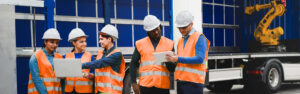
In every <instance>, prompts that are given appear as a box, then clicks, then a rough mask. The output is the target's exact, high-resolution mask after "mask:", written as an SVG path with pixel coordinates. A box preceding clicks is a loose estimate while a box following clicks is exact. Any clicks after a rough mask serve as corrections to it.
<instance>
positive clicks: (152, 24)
mask: <svg viewBox="0 0 300 94" xmlns="http://www.w3.org/2000/svg"><path fill="white" fill-rule="evenodd" d="M159 25H160V20H159V19H158V18H157V17H155V16H153V15H147V16H146V17H145V18H144V29H145V30H146V31H151V30H153V29H155V28H157V27H158V26H159Z"/></svg>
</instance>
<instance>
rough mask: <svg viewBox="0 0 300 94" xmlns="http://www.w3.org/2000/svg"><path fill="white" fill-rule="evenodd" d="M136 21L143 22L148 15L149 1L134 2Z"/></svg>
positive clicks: (138, 0) (136, 0)
mask: <svg viewBox="0 0 300 94" xmlns="http://www.w3.org/2000/svg"><path fill="white" fill-rule="evenodd" d="M133 5H134V6H133V9H134V19H139V20H143V19H144V17H145V16H146V15H147V0H134V2H133Z"/></svg>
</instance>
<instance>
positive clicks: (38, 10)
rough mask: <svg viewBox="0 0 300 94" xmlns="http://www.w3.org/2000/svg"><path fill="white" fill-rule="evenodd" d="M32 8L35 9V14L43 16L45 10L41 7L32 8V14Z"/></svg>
mask: <svg viewBox="0 0 300 94" xmlns="http://www.w3.org/2000/svg"><path fill="white" fill-rule="evenodd" d="M34 8H35V14H44V11H45V8H43V7H33V8H32V13H33V9H34Z"/></svg>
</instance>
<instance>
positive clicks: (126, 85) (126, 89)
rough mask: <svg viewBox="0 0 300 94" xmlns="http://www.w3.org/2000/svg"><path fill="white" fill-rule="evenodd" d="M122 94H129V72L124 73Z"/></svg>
mask: <svg viewBox="0 0 300 94" xmlns="http://www.w3.org/2000/svg"><path fill="white" fill-rule="evenodd" d="M122 94H131V80H130V74H129V73H126V75H125V77H124V80H123V90H122Z"/></svg>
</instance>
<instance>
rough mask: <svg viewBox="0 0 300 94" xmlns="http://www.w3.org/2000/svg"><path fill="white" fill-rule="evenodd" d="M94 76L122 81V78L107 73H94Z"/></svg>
mask: <svg viewBox="0 0 300 94" xmlns="http://www.w3.org/2000/svg"><path fill="white" fill-rule="evenodd" d="M95 76H109V77H110V78H112V79H115V80H118V81H123V78H122V77H119V76H116V75H113V74H110V73H109V72H96V73H95Z"/></svg>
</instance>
